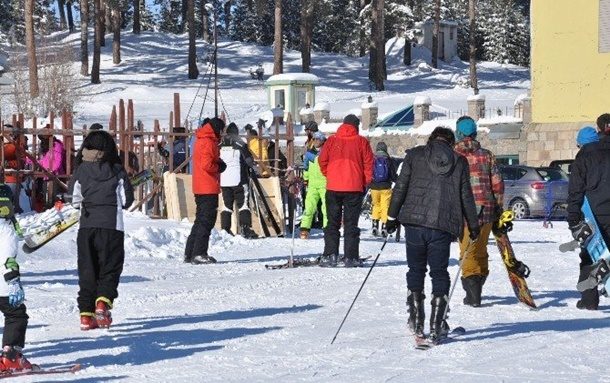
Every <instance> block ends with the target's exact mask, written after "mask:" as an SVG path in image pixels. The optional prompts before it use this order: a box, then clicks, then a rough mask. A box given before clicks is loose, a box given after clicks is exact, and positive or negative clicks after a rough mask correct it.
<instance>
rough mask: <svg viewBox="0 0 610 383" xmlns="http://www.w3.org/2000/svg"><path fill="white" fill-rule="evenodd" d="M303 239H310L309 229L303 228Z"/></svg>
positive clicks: (301, 236)
mask: <svg viewBox="0 0 610 383" xmlns="http://www.w3.org/2000/svg"><path fill="white" fill-rule="evenodd" d="M300 238H301V239H309V229H301V235H300Z"/></svg>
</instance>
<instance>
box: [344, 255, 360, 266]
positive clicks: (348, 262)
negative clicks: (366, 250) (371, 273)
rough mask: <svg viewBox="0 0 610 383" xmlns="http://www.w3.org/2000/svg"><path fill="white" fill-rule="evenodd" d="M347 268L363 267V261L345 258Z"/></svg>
mask: <svg viewBox="0 0 610 383" xmlns="http://www.w3.org/2000/svg"><path fill="white" fill-rule="evenodd" d="M344 265H345V267H362V261H361V260H360V258H347V257H346V258H345V260H344Z"/></svg>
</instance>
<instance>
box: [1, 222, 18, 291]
mask: <svg viewBox="0 0 610 383" xmlns="http://www.w3.org/2000/svg"><path fill="white" fill-rule="evenodd" d="M0 243H2V251H1V252H0V264H1V266H0V267H1V268H2V277H1V278H0V279H1V282H0V297H6V296H8V283H7V282H8V281H10V280H11V279H13V278H16V277H18V276H19V265H18V264H17V262H16V261H15V258H16V257H17V246H18V238H17V234H16V233H15V229H14V227H13V224H11V222H10V221H9V220H6V219H0Z"/></svg>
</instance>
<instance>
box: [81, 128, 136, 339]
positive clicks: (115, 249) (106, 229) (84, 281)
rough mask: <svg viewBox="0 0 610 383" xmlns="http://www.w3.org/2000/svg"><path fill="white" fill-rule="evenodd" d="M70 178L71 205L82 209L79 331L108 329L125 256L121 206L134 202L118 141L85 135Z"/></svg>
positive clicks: (101, 133)
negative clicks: (74, 169) (120, 155)
mask: <svg viewBox="0 0 610 383" xmlns="http://www.w3.org/2000/svg"><path fill="white" fill-rule="evenodd" d="M75 163H76V166H77V168H76V171H75V172H74V175H73V176H72V178H71V179H70V190H71V191H72V205H73V206H74V207H75V208H80V210H81V215H80V226H79V229H78V235H77V239H76V246H77V248H78V285H79V291H78V308H79V310H80V328H81V330H84V331H86V330H91V329H94V328H96V327H102V328H108V327H110V325H111V324H112V315H111V314H110V310H111V309H112V307H113V303H114V300H115V299H116V298H117V296H118V292H117V288H118V285H119V279H120V277H121V272H122V271H123V262H124V259H125V247H124V237H125V234H124V227H123V212H122V210H123V209H127V208H129V206H130V205H131V204H132V203H133V200H134V197H133V188H132V187H131V182H130V181H129V178H128V177H127V172H126V171H125V168H123V166H122V165H121V161H120V158H119V153H118V150H117V146H116V143H115V142H114V139H113V138H112V136H111V135H110V134H109V133H108V132H105V131H103V130H98V131H94V132H91V133H89V134H88V135H87V137H85V140H84V141H83V144H82V146H81V148H80V149H79V151H78V153H77V155H76V160H75Z"/></svg>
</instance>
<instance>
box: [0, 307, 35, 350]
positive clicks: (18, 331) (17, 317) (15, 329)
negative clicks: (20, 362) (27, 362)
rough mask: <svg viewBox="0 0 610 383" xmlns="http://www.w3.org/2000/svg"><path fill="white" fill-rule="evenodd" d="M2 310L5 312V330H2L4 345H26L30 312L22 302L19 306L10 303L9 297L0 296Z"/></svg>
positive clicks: (0, 309)
mask: <svg viewBox="0 0 610 383" xmlns="http://www.w3.org/2000/svg"><path fill="white" fill-rule="evenodd" d="M0 311H2V314H4V330H3V331H2V346H19V347H21V348H23V346H24V345H25V330H26V329H27V327H28V318H29V317H28V314H26V310H25V305H24V304H23V303H22V304H20V305H19V306H17V307H12V306H11V305H9V304H8V297H0Z"/></svg>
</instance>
